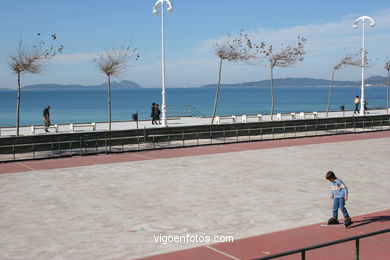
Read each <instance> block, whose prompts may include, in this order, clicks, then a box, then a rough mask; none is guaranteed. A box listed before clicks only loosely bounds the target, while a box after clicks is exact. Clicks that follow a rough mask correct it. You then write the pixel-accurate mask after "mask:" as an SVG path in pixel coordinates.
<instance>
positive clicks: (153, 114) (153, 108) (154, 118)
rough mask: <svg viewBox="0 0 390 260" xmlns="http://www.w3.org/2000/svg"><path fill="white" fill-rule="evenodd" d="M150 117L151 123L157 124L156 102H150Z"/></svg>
mask: <svg viewBox="0 0 390 260" xmlns="http://www.w3.org/2000/svg"><path fill="white" fill-rule="evenodd" d="M150 117H151V118H152V125H157V122H156V103H152V111H151V113H150Z"/></svg>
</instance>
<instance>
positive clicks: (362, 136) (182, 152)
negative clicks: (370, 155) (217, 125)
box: [0, 131, 390, 174]
mask: <svg viewBox="0 0 390 260" xmlns="http://www.w3.org/2000/svg"><path fill="white" fill-rule="evenodd" d="M387 137H390V131H383V132H369V133H359V134H346V135H331V136H319V137H308V138H297V139H282V140H270V141H261V142H248V143H233V144H224V145H213V146H197V147H187V148H177V149H166V150H153V151H141V152H135V153H124V154H109V155H95V156H86V157H71V158H60V159H50V160H38V161H25V162H23V166H21V165H20V163H19V162H11V163H2V164H0V174H2V173H15V172H26V171H31V169H30V168H32V169H35V170H49V169H59V168H70V167H78V166H88V165H95V164H110V163H121V162H132V161H143V160H154V159H166V158H175V157H186V156H197V155H206V154H217V153H229V152H238V151H247V150H259V149H271V148H281V147H289V146H300V145H310V144H322V143H335V142H346V141H357V140H367V139H375V138H387Z"/></svg>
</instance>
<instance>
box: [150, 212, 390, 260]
mask: <svg viewBox="0 0 390 260" xmlns="http://www.w3.org/2000/svg"><path fill="white" fill-rule="evenodd" d="M389 222H390V210H385V211H380V212H375V213H371V214H366V215H363V216H355V217H354V223H353V225H352V226H350V227H349V229H345V228H344V226H343V225H342V224H340V225H334V226H328V225H326V224H325V223H318V224H314V225H309V226H304V227H299V228H293V229H288V230H283V231H279V232H273V233H269V234H265V235H260V236H254V237H249V238H244V239H240V240H238V241H234V242H233V243H221V244H214V245H206V246H202V247H197V248H192V249H187V250H182V251H176V252H172V253H167V254H161V255H157V256H151V257H146V258H143V260H179V259H186V260H208V259H209V260H215V259H221V260H240V259H254V258H259V257H265V256H270V255H273V254H277V253H283V252H286V251H289V250H296V249H300V248H303V247H309V246H313V245H318V244H322V243H328V242H331V241H336V240H340V239H346V238H350V237H352V236H359V235H364V234H369V233H373V232H376V231H381V230H384V229H388V228H389ZM355 243H356V242H355V241H349V242H345V243H342V244H337V245H332V246H329V247H325V248H320V249H315V250H310V251H307V252H306V259H315V260H329V259H336V260H338V259H340V260H341V259H355V249H356V246H355ZM359 244H360V250H359V255H360V259H373V260H388V259H389V258H390V246H389V245H390V234H389V233H385V234H379V235H376V236H372V237H368V238H362V239H360V241H359ZM277 259H282V260H288V259H291V260H292V259H295V260H297V259H301V255H300V254H294V255H290V256H286V257H281V258H277Z"/></svg>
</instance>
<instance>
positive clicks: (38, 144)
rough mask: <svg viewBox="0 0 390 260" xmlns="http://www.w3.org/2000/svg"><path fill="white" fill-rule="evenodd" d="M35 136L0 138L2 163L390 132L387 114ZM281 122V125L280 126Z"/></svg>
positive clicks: (389, 118)
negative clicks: (346, 119)
mask: <svg viewBox="0 0 390 260" xmlns="http://www.w3.org/2000/svg"><path fill="white" fill-rule="evenodd" d="M359 120H360V121H355V120H354V121H340V122H331V121H326V120H322V121H321V120H306V121H305V122H301V121H299V120H297V121H296V122H295V124H294V122H289V123H288V124H287V122H279V123H280V124H276V123H275V124H274V123H272V122H271V123H266V124H257V123H253V124H227V125H219V126H198V127H192V128H191V127H187V128H180V127H177V128H165V129H144V130H132V131H112V132H98V131H97V132H93V133H75V134H53V135H38V136H29V137H25V138H24V139H23V138H15V137H14V138H13V139H12V138H9V139H7V138H5V139H0V162H7V161H19V160H31V159H45V158H58V157H69V156H84V155H95V154H101V153H106V154H107V153H123V152H135V151H141V150H153V149H167V148H178V147H191V146H200V145H212V144H225V143H238V142H249V141H264V140H277V139H287V138H300V137H311V136H325V135H336V134H348V133H362V132H373V131H386V130H390V117H381V118H375V117H367V118H364V119H363V118H362V119H359ZM282 123H283V124H282Z"/></svg>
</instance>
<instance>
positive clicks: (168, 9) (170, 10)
mask: <svg viewBox="0 0 390 260" xmlns="http://www.w3.org/2000/svg"><path fill="white" fill-rule="evenodd" d="M166 2H167V4H168V8H167V11H168V12H172V10H173V5H172V3H171V1H170V0H166Z"/></svg>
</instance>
